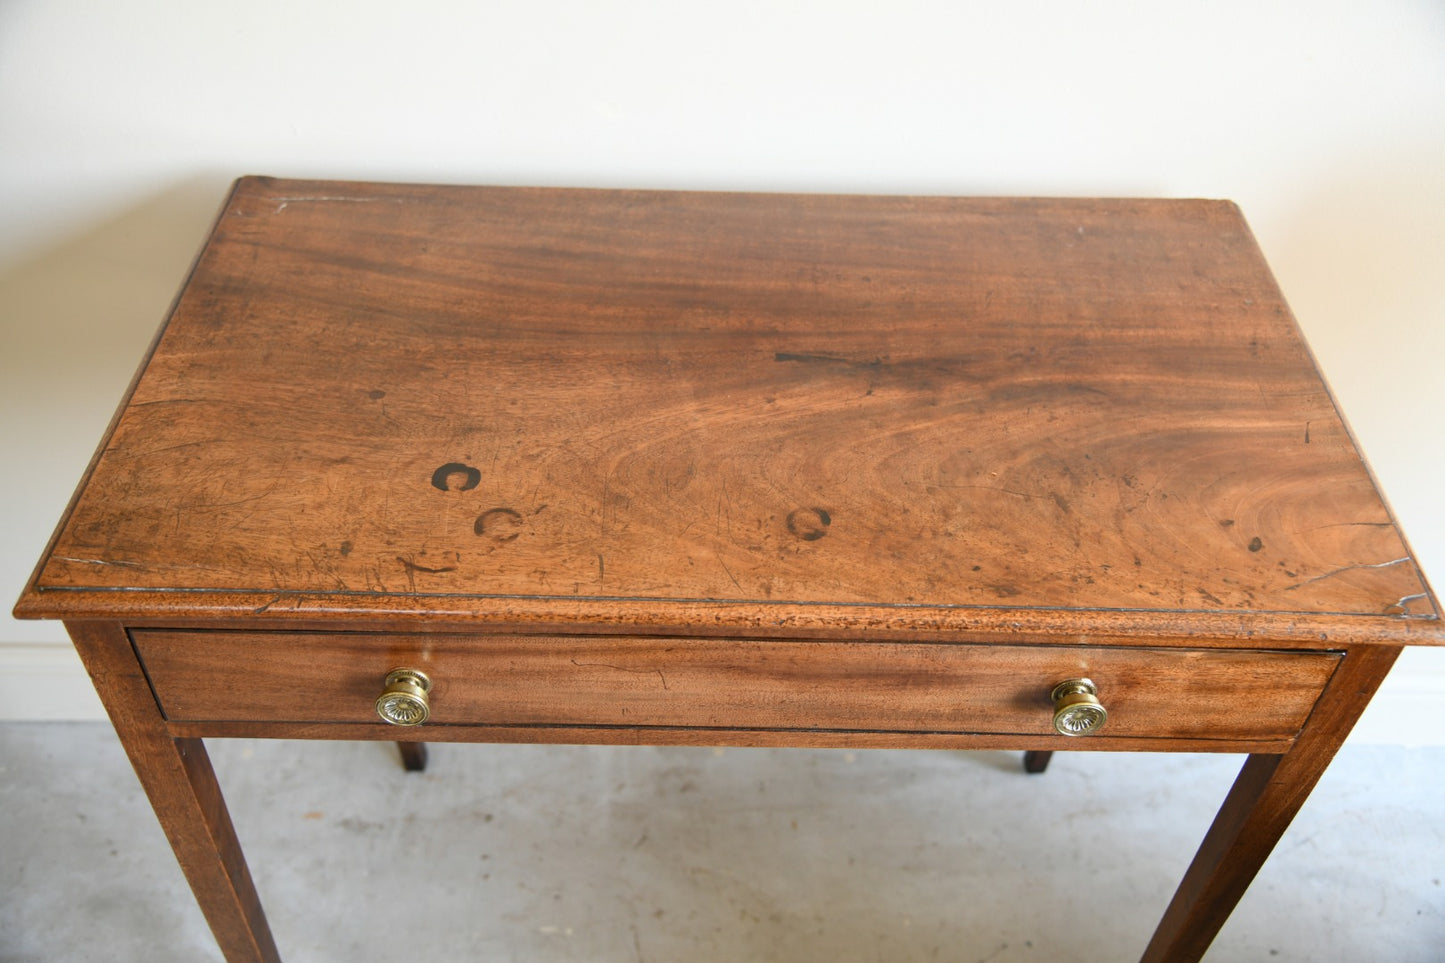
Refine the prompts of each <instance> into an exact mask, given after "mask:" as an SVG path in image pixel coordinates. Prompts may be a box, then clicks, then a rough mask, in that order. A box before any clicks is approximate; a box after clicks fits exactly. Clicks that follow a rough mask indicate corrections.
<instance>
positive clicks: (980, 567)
mask: <svg viewBox="0 0 1445 963" xmlns="http://www.w3.org/2000/svg"><path fill="white" fill-rule="evenodd" d="M973 570H974V571H975V572H982V571H983V566H982V565H975V566H974V567H973Z"/></svg>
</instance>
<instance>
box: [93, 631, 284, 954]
mask: <svg viewBox="0 0 1445 963" xmlns="http://www.w3.org/2000/svg"><path fill="white" fill-rule="evenodd" d="M66 628H67V629H68V630H69V632H70V637H71V639H73V640H74V642H75V648H76V650H77V651H78V652H79V653H80V658H81V661H83V662H84V663H85V668H86V670H87V671H88V672H89V673H90V676H91V679H92V681H94V683H95V689H96V692H97V693H99V695H100V699H101V702H102V703H103V704H104V705H105V709H106V712H108V713H109V714H110V719H111V722H112V723H113V724H114V725H115V731H116V734H117V735H118V736H119V737H120V741H121V744H122V745H123V746H124V747H125V751H126V754H127V755H128V756H129V757H130V761H131V765H132V766H134V767H135V772H136V775H137V776H138V777H139V778H140V782H141V785H142V786H143V787H144V788H145V792H146V795H147V796H149V797H150V801H151V806H152V807H153V808H154V809H155V813H156V818H157V819H159V820H160V824H161V828H162V829H164V830H165V834H166V838H167V839H169V840H170V843H171V848H172V849H173V850H174V851H175V854H176V859H177V860H178V861H179V862H180V864H181V870H182V871H183V872H184V873H185V874H186V880H187V881H188V882H189V883H190V884H191V890H192V892H194V893H195V897H196V902H197V903H199V904H200V907H201V912H202V913H204V914H205V917H206V922H208V923H209V924H210V926H211V932H212V933H213V934H214V935H215V937H216V942H217V943H218V944H219V945H220V947H221V952H222V953H223V954H224V955H225V957H226V960H227V961H228V963H280V956H279V955H278V954H277V952H276V944H275V942H274V941H273V940H272V938H271V929H270V927H269V926H268V925H267V923H266V916H265V913H263V912H262V910H261V902H260V900H259V899H258V898H257V896H256V889H255V886H254V884H253V883H252V881H251V874H250V871H249V870H248V869H247V868H246V860H245V858H244V857H243V856H242V854H241V846H240V843H238V842H237V840H236V834H235V830H234V829H233V828H232V826H231V817H230V815H229V814H228V813H227V812H226V803H225V800H224V799H223V798H222V796H221V790H220V787H219V786H218V785H217V784H216V777H215V774H214V772H212V770H211V763H210V760H209V758H208V757H207V756H206V748H205V746H204V744H202V742H201V740H199V739H173V738H171V736H170V735H169V733H168V732H167V731H166V726H165V720H164V719H163V718H162V717H161V714H160V709H159V707H158V706H157V704H156V701H155V698H154V696H152V694H151V690H150V686H149V684H148V683H147V682H146V679H145V676H144V674H143V673H142V672H141V668H140V665H139V664H138V662H137V661H136V657H135V654H134V652H133V651H132V649H131V646H130V641H129V639H128V638H127V636H126V633H125V630H124V629H123V628H121V626H119V625H117V624H114V623H100V622H69V623H66Z"/></svg>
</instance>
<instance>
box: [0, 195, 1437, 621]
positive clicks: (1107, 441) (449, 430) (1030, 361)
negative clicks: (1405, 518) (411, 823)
mask: <svg viewBox="0 0 1445 963" xmlns="http://www.w3.org/2000/svg"><path fill="white" fill-rule="evenodd" d="M17 614H18V615H20V616H26V617H66V618H124V619H131V620H147V619H149V620H164V619H193V620H206V619H237V618H242V617H253V616H254V617H264V618H266V619H276V620H282V621H285V620H288V619H290V620H298V621H299V620H306V619H314V620H321V619H324V620H341V621H346V620H352V619H354V620H362V619H369V620H375V619H379V618H380V619H390V620H393V621H396V622H399V623H405V622H428V621H431V622H440V621H445V622H448V623H456V622H477V623H490V624H495V625H524V624H525V625H542V626H551V627H567V626H574V627H575V626H581V625H584V624H585V625H587V626H590V627H593V628H598V627H604V628H602V630H604V631H605V627H606V626H609V625H610V626H623V625H625V626H632V627H634V628H635V627H652V628H653V629H654V630H663V629H678V630H682V629H687V630H689V631H716V632H722V631H729V632H745V633H749V634H754V635H767V634H772V635H777V634H807V633H809V632H815V633H816V632H832V631H834V630H848V631H855V632H856V631H859V630H863V631H880V632H884V631H886V632H902V633H908V634H912V635H915V636H922V637H930V636H937V637H940V638H942V637H946V636H952V635H957V634H959V633H965V634H966V633H970V632H978V631H985V630H989V631H992V630H1000V631H1002V630H1007V631H1011V632H1014V633H1022V634H1023V635H1025V636H1028V635H1029V634H1030V633H1034V634H1036V635H1037V637H1069V638H1071V639H1072V638H1075V637H1077V636H1078V635H1079V634H1080V633H1088V634H1091V635H1093V634H1100V633H1102V634H1107V633H1110V632H1122V633H1129V632H1144V631H1148V632H1165V633H1171V632H1172V633H1177V634H1180V635H1194V634H1197V633H1206V634H1219V633H1232V634H1236V635H1249V634H1253V633H1257V632H1259V633H1265V634H1269V635H1272V636H1275V637H1278V638H1279V639H1282V640H1290V639H1294V640H1303V639H1313V640H1316V642H1317V641H1318V640H1319V639H1320V638H1322V637H1325V636H1328V635H1329V634H1331V633H1335V634H1341V633H1342V634H1345V635H1348V636H1349V637H1350V638H1352V639H1355V640H1357V641H1360V640H1370V639H1376V638H1377V639H1380V640H1382V641H1395V642H1400V641H1407V642H1430V641H1440V640H1441V633H1440V630H1439V627H1438V617H1437V606H1436V604H1435V601H1434V599H1433V597H1432V596H1431V594H1430V592H1429V589H1428V588H1427V587H1426V586H1425V584H1424V582H1423V579H1422V576H1421V573H1420V571H1419V569H1418V568H1417V566H1416V563H1415V561H1414V559H1413V558H1412V557H1411V554H1410V550H1409V549H1408V547H1407V546H1406V545H1405V543H1404V541H1403V539H1402V537H1401V534H1400V532H1399V530H1398V528H1397V526H1396V524H1395V522H1394V520H1393V519H1392V517H1391V515H1390V514H1389V512H1388V510H1387V508H1386V507H1385V505H1384V504H1383V503H1382V500H1381V498H1380V496H1379V494H1378V493H1377V491H1376V488H1375V485H1374V483H1373V481H1372V479H1371V477H1370V474H1369V472H1368V470H1367V469H1366V467H1365V465H1364V464H1363V463H1362V461H1361V458H1360V456H1359V454H1358V452H1357V451H1356V448H1355V446H1354V444H1353V443H1352V441H1351V439H1350V437H1349V435H1348V433H1347V431H1346V429H1345V427H1344V425H1343V424H1342V422H1341V419H1340V416H1339V414H1338V412H1337V411H1336V409H1335V407H1334V404H1333V402H1332V400H1331V398H1330V396H1329V394H1328V392H1327V390H1326V388H1325V386H1324V384H1323V383H1322V381H1321V379H1320V377H1319V374H1318V373H1317V371H1316V368H1315V366H1314V363H1313V361H1312V360H1311V357H1310V355H1309V353H1308V350H1307V349H1306V347H1305V345H1304V343H1303V341H1302V339H1301V337H1300V334H1299V331H1298V329H1297V327H1296V325H1295V322H1294V321H1293V319H1292V318H1291V316H1290V313H1289V310H1288V308H1287V307H1286V306H1285V304H1284V301H1283V300H1282V298H1281V295H1280V292H1279V290H1278V289H1277V287H1276V285H1275V283H1274V281H1273V280H1272V278H1271V276H1270V274H1269V271H1268V269H1267V267H1266V266H1265V264H1264V261H1263V259H1262V258H1261V256H1260V253H1259V251H1258V249H1257V247H1256V245H1255V243H1254V241H1253V239H1252V238H1251V236H1250V233H1249V230H1248V228H1247V227H1246V225H1245V223H1244V221H1243V219H1242V218H1241V216H1240V213H1239V211H1238V210H1237V209H1236V208H1235V207H1234V205H1232V204H1230V203H1227V202H1220V201H1174V200H1044V199H1005V198H989V199H958V198H938V197H857V196H826V195H768V194H723V193H679V192H646V191H573V190H545V189H514V188H468V187H433V186H403V185H383V184H356V183H336V182H310V181H283V180H274V179H269V178H245V179H243V180H241V181H239V182H238V183H237V185H236V188H235V190H234V192H233V194H232V196H231V197H230V199H229V201H228V202H227V204H226V207H225V209H224V211H223V213H222V215H221V217H220V219H219V221H218V223H217V226H216V228H215V231H214V234H213V236H212V237H211V239H210V241H209V243H208V244H207V246H206V248H205V249H204V251H203V252H202V254H201V256H200V258H199V260H198V262H197V264H196V267H195V269H194V272H193V274H192V275H191V278H190V280H189V282H188V283H187V285H186V287H185V289H184V291H183V292H182V294H181V296H180V298H179V300H178V302H177V305H176V307H175V309H174V312H173V314H172V315H171V317H170V318H169V320H168V322H167V324H166V325H165V327H164V328H163V331H162V334H161V336H160V338H159V340H158V343H157V345H156V347H155V349H154V351H153V353H152V355H151V357H150V359H149V362H148V363H147V365H146V367H145V368H144V369H143V372H142V374H141V375H140V376H139V378H138V381H137V383H136V385H135V387H134V390H133V393H132V395H131V396H130V398H129V399H128V401H127V402H126V403H125V405H124V406H123V408H122V410H121V412H120V413H119V415H118V417H117V420H116V422H115V423H114V425H113V427H112V430H111V432H110V434H109V435H108V437H107V439H106V441H105V442H104V445H103V447H102V450H101V451H100V453H99V454H98V456H97V459H96V461H95V463H94V464H93V466H92V470H91V472H90V474H89V476H88V478H87V480H86V481H85V483H84V484H83V486H82V489H81V490H80V492H79V493H78V494H77V497H76V500H75V502H74V504H73V505H72V509H71V511H70V513H69V514H68V516H67V519H66V521H65V522H64V523H63V525H62V527H61V529H60V531H59V532H58V533H57V536H56V539H55V541H54V542H53V544H52V546H51V548H50V550H49V551H48V553H47V555H46V557H45V558H44V560H43V561H42V563H41V566H40V568H39V569H38V570H37V573H36V576H35V578H34V580H33V582H32V584H31V585H30V587H29V588H28V589H27V591H26V593H25V595H24V596H23V597H22V599H21V601H20V604H19V606H18V607H17Z"/></svg>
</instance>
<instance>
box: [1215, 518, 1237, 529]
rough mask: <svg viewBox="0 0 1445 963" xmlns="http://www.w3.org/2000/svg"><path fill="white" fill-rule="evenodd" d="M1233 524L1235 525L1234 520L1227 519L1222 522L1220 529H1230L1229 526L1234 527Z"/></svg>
mask: <svg viewBox="0 0 1445 963" xmlns="http://www.w3.org/2000/svg"><path fill="white" fill-rule="evenodd" d="M1233 524H1234V519H1232V518H1226V519H1224V520H1223V521H1221V522H1220V523H1219V527H1220V528H1228V527H1229V526H1231V525H1233Z"/></svg>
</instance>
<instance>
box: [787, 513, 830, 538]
mask: <svg viewBox="0 0 1445 963" xmlns="http://www.w3.org/2000/svg"><path fill="white" fill-rule="evenodd" d="M832 524H833V516H831V515H829V514H828V512H827V510H826V509H822V508H795V509H794V510H793V511H791V512H789V513H788V531H790V532H792V533H793V534H794V535H796V536H797V537H798V538H801V539H802V540H803V541H805V542H816V541H817V540H818V539H820V538H822V537H823V536H824V535H827V534H828V526H830V525H832Z"/></svg>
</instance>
